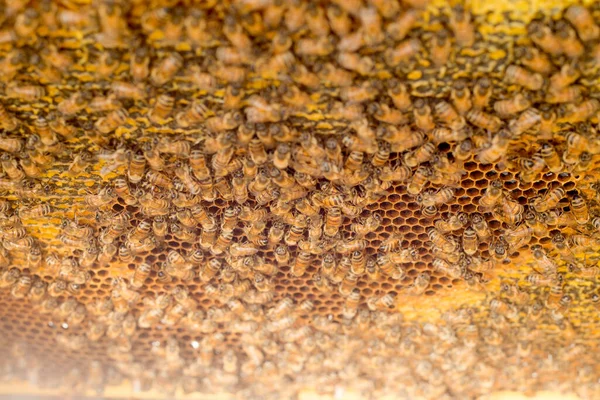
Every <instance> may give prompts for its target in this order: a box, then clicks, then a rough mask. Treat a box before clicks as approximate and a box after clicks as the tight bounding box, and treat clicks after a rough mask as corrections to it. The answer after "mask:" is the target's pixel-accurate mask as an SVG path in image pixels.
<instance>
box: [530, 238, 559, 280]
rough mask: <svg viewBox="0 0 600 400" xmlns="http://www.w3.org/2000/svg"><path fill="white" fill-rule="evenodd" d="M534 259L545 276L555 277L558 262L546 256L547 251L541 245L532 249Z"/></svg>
mask: <svg viewBox="0 0 600 400" xmlns="http://www.w3.org/2000/svg"><path fill="white" fill-rule="evenodd" d="M531 251H532V253H533V257H534V258H535V260H536V263H537V265H538V267H539V269H540V271H541V273H542V274H543V275H544V276H554V275H556V271H557V269H558V266H557V264H556V262H555V261H554V260H553V259H552V258H550V256H548V254H546V251H545V250H544V249H543V248H542V247H541V246H539V245H535V246H533V247H532V248H531Z"/></svg>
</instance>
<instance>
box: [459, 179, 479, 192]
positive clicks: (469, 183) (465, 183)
mask: <svg viewBox="0 0 600 400" xmlns="http://www.w3.org/2000/svg"><path fill="white" fill-rule="evenodd" d="M460 184H461V185H462V187H464V188H470V187H472V186H473V185H475V182H474V181H472V180H471V179H464V180H463V181H461V183H460ZM467 191H468V190H467Z"/></svg>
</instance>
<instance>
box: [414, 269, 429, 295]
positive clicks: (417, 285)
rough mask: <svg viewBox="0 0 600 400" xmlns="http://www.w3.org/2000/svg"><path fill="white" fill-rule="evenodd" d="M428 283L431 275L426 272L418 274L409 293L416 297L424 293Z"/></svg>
mask: <svg viewBox="0 0 600 400" xmlns="http://www.w3.org/2000/svg"><path fill="white" fill-rule="evenodd" d="M430 281H431V275H429V274H428V273H427V272H422V273H420V274H419V275H417V277H416V278H415V280H414V281H413V283H412V285H411V286H410V287H409V291H410V293H411V294H413V295H416V296H418V295H421V294H423V293H425V290H427V287H428V286H429V282H430Z"/></svg>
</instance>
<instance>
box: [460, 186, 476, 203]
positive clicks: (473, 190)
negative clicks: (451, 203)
mask: <svg viewBox="0 0 600 400" xmlns="http://www.w3.org/2000/svg"><path fill="white" fill-rule="evenodd" d="M466 193H467V196H471V197H475V196H477V195H479V189H476V188H471V189H467V191H466ZM459 202H460V199H459Z"/></svg>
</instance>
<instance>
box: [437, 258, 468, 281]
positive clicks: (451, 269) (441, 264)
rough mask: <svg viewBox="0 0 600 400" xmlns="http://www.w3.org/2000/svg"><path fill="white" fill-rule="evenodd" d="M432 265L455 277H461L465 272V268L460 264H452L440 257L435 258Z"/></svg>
mask: <svg viewBox="0 0 600 400" xmlns="http://www.w3.org/2000/svg"><path fill="white" fill-rule="evenodd" d="M432 266H433V268H434V269H435V270H436V271H439V272H441V273H443V274H445V275H448V276H450V277H451V278H453V279H459V278H461V277H462V276H463V274H464V271H463V268H461V267H460V265H457V264H450V263H449V262H447V261H445V260H442V259H439V258H436V259H434V260H433V263H432Z"/></svg>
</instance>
